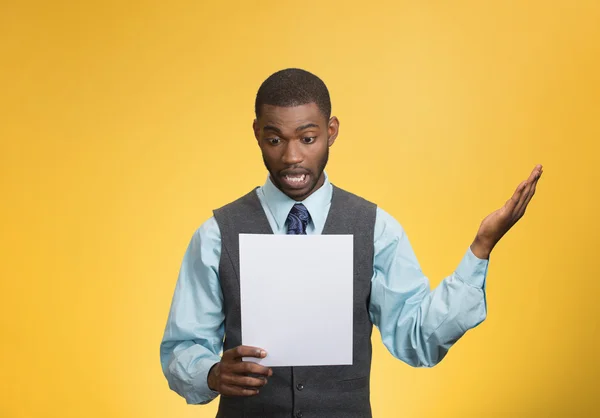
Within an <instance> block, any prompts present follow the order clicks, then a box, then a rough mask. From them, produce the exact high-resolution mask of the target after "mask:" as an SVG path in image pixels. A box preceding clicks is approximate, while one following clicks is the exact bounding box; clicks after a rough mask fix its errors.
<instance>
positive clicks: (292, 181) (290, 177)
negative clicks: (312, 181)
mask: <svg viewBox="0 0 600 418" xmlns="http://www.w3.org/2000/svg"><path fill="white" fill-rule="evenodd" d="M309 177H310V174H287V175H285V176H281V177H280V178H281V179H282V180H283V182H284V183H285V185H286V186H287V187H289V188H292V189H301V188H303V187H304V186H306V185H307V184H308V180H309Z"/></svg>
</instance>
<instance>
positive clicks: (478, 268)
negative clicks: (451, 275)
mask: <svg viewBox="0 0 600 418" xmlns="http://www.w3.org/2000/svg"><path fill="white" fill-rule="evenodd" d="M488 264H489V260H483V259H481V258H477V256H476V255H475V254H473V251H471V247H469V248H468V249H467V253H466V254H465V256H464V257H463V259H462V261H461V262H460V264H459V265H458V268H457V269H456V271H455V274H456V276H457V277H458V278H459V279H460V280H462V281H463V282H465V283H467V284H469V285H471V286H473V287H476V288H478V289H485V279H486V276H487V269H488Z"/></svg>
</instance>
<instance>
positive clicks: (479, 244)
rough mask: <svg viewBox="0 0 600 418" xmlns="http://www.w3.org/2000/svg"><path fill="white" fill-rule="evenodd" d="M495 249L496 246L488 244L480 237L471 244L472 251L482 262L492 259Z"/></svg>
mask: <svg viewBox="0 0 600 418" xmlns="http://www.w3.org/2000/svg"><path fill="white" fill-rule="evenodd" d="M493 248H494V245H492V244H491V243H489V242H486V241H485V240H483V239H481V238H479V237H476V238H475V240H474V241H473V243H472V244H471V251H472V252H473V254H474V255H475V257H477V258H480V259H482V260H487V259H488V258H490V253H491V252H492V249H493Z"/></svg>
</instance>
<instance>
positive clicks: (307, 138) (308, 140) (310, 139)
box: [302, 136, 317, 144]
mask: <svg viewBox="0 0 600 418" xmlns="http://www.w3.org/2000/svg"><path fill="white" fill-rule="evenodd" d="M316 139H317V137H316V136H305V137H304V138H302V142H304V143H305V144H312V143H313V142H315V140H316Z"/></svg>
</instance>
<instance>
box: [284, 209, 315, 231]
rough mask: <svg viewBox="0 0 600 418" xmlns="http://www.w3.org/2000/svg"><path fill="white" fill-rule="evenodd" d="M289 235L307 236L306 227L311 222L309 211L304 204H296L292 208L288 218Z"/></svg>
mask: <svg viewBox="0 0 600 418" xmlns="http://www.w3.org/2000/svg"><path fill="white" fill-rule="evenodd" d="M287 220H288V230H287V233H288V235H306V225H308V221H309V220H310V214H309V213H308V209H306V206H304V205H303V204H302V203H296V204H295V205H294V206H292V209H291V210H290V213H289V214H288V217H287Z"/></svg>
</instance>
